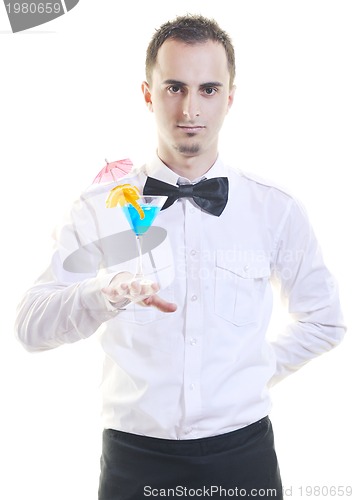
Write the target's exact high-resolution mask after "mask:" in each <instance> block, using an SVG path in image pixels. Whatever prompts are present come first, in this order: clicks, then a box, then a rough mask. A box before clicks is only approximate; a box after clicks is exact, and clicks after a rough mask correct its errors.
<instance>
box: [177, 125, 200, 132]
mask: <svg viewBox="0 0 354 500" xmlns="http://www.w3.org/2000/svg"><path fill="white" fill-rule="evenodd" d="M177 128H179V129H180V130H181V131H182V132H185V133H186V134H197V133H198V132H201V131H202V130H204V129H205V127H204V126H202V125H177Z"/></svg>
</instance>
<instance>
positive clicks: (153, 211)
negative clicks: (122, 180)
mask: <svg viewBox="0 0 354 500" xmlns="http://www.w3.org/2000/svg"><path fill="white" fill-rule="evenodd" d="M166 200H167V196H144V195H142V196H139V198H138V199H137V200H136V203H138V204H139V206H140V208H141V210H142V213H143V214H144V217H141V215H142V214H141V213H139V211H138V210H137V209H136V208H135V207H134V205H132V204H131V203H127V204H125V205H124V206H122V209H123V212H124V215H125V217H126V218H127V220H128V222H129V225H130V227H131V229H132V230H133V232H134V234H135V237H136V243H137V248H138V260H137V267H136V272H135V276H134V278H133V280H134V281H139V282H140V283H141V284H142V285H151V284H152V283H153V282H152V280H150V279H148V278H147V277H146V276H145V275H144V271H143V250H142V238H143V235H144V234H145V233H146V232H147V231H148V230H149V228H150V227H151V225H152V223H153V222H154V220H155V218H156V216H157V214H158V213H159V211H160V210H161V208H162V206H163V204H164V203H165V201H166Z"/></svg>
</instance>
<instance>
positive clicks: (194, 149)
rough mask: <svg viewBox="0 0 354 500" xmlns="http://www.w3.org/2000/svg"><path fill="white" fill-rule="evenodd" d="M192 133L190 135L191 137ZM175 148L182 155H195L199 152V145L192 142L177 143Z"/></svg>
mask: <svg viewBox="0 0 354 500" xmlns="http://www.w3.org/2000/svg"><path fill="white" fill-rule="evenodd" d="M192 136H193V134H191V135H190V137H192ZM176 150H177V151H178V152H179V153H181V154H183V155H188V156H189V155H196V154H198V153H199V152H200V145H199V144H197V143H196V142H195V143H194V144H177V146H176Z"/></svg>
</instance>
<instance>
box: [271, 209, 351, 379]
mask: <svg viewBox="0 0 354 500" xmlns="http://www.w3.org/2000/svg"><path fill="white" fill-rule="evenodd" d="M274 275H275V277H276V279H277V280H278V281H279V283H280V286H281V294H282V297H283V299H285V301H286V303H287V304H288V311H289V314H290V316H291V318H292V322H291V323H290V324H289V325H288V326H287V328H286V330H285V331H284V332H283V333H282V334H281V335H279V337H278V338H277V339H276V340H275V341H274V342H273V343H272V347H273V350H274V354H275V357H276V372H275V374H274V376H273V378H272V379H271V381H270V385H274V384H276V383H277V382H279V381H280V380H282V379H283V378H285V377H286V376H287V375H290V374H291V373H293V372H295V371H297V370H298V369H299V368H301V367H302V366H303V365H305V364H306V363H307V362H308V361H310V360H311V359H313V358H315V357H317V356H319V355H320V354H323V353H325V352H327V351H329V350H330V349H332V348H334V347H335V346H337V345H338V344H339V343H340V342H341V340H342V339H343V336H344V334H345V331H346V328H345V325H344V322H343V317H342V312H341V307H340V301H339V294H338V287H337V283H336V281H335V279H334V278H333V276H332V275H331V273H330V272H329V270H328V269H327V267H326V266H325V264H324V262H323V258H322V254H321V250H320V248H319V245H318V242H317V239H316V237H315V235H314V232H313V230H312V227H311V225H310V223H309V221H308V218H307V215H306V213H305V211H304V210H303V209H302V207H300V206H299V205H298V204H297V203H296V202H295V201H293V202H292V204H291V206H290V209H289V212H288V214H287V217H286V220H285V223H284V226H283V229H282V231H281V234H280V237H279V239H278V241H277V249H276V253H275V266H274Z"/></svg>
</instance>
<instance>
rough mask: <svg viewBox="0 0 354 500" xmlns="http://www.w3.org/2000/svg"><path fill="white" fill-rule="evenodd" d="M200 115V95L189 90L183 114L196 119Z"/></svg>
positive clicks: (189, 118) (184, 102)
mask: <svg viewBox="0 0 354 500" xmlns="http://www.w3.org/2000/svg"><path fill="white" fill-rule="evenodd" d="M199 115H200V103H199V99H198V96H196V95H193V94H192V93H191V92H189V93H188V94H187V95H186V97H185V98H184V101H183V116H185V117H186V118H188V120H194V118H195V117H197V116H199Z"/></svg>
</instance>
